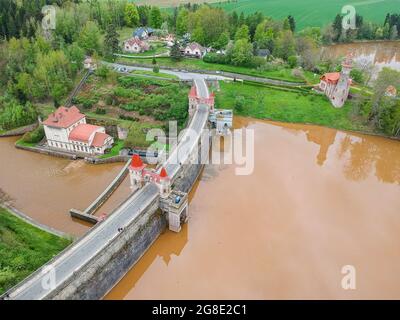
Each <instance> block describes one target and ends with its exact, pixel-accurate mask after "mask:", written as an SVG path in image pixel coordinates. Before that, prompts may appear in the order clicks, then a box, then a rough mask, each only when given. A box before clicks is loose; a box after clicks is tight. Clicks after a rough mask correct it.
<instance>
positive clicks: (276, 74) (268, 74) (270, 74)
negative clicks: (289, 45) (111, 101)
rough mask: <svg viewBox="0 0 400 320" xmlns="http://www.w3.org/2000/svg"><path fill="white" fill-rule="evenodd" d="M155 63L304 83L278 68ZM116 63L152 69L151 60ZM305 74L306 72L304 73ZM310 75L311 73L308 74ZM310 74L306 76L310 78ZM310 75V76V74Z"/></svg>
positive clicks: (159, 60) (197, 61)
mask: <svg viewBox="0 0 400 320" xmlns="http://www.w3.org/2000/svg"><path fill="white" fill-rule="evenodd" d="M156 61H157V63H158V64H159V65H160V66H161V67H162V66H166V67H173V68H177V69H188V70H211V71H225V72H232V73H238V74H244V75H250V76H255V77H261V78H269V79H276V80H285V81H290V82H304V80H303V79H299V78H297V77H294V76H293V75H292V70H291V69H287V68H280V69H279V70H272V71H261V70H256V69H252V68H246V67H236V66H230V65H225V64H217V63H207V62H204V61H203V60H201V59H182V60H181V61H178V62H177V61H174V60H172V59H171V58H167V57H165V58H164V57H162V58H156ZM117 62H120V63H127V64H129V63H140V64H146V65H148V66H149V67H152V64H151V60H150V59H149V60H144V59H135V58H124V57H119V58H118V59H117ZM305 73H307V72H305ZM310 74H311V73H310ZM310 74H309V75H308V76H310ZM311 75H312V74H311Z"/></svg>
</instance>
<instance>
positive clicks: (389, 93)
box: [385, 85, 397, 98]
mask: <svg viewBox="0 0 400 320" xmlns="http://www.w3.org/2000/svg"><path fill="white" fill-rule="evenodd" d="M385 96H387V97H392V98H395V97H396V96H397V89H396V88H395V87H394V86H392V85H390V86H388V87H387V88H386V91H385Z"/></svg>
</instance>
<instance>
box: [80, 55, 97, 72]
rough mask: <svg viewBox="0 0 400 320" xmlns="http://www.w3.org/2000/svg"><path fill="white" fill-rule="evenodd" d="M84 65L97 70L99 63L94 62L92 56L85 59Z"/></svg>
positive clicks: (86, 67)
mask: <svg viewBox="0 0 400 320" xmlns="http://www.w3.org/2000/svg"><path fill="white" fill-rule="evenodd" d="M83 67H84V68H85V69H88V70H96V69H97V64H96V63H95V62H94V60H93V58H92V57H86V59H85V60H84V61H83Z"/></svg>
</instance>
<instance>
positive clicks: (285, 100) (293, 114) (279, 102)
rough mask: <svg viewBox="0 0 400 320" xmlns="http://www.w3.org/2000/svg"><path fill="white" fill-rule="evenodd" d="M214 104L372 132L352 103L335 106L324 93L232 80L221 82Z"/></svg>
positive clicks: (242, 112)
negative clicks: (356, 115)
mask: <svg viewBox="0 0 400 320" xmlns="http://www.w3.org/2000/svg"><path fill="white" fill-rule="evenodd" d="M216 104H217V107H218V108H223V109H234V111H235V113H236V114H237V115H241V116H246V117H253V118H257V119H268V120H273V121H281V122H288V123H302V124H316V125H321V126H325V127H330V128H335V129H341V130H350V131H358V132H365V133H373V132H372V130H371V129H370V128H369V127H368V126H367V125H366V124H364V122H363V121H362V120H361V119H359V118H355V117H352V115H351V109H352V106H351V102H349V101H348V102H347V103H346V104H345V105H344V107H343V108H334V107H333V106H332V105H331V103H330V101H329V100H328V99H327V98H326V97H325V96H324V95H316V94H315V95H309V94H306V93H299V92H290V91H282V90H278V89H275V88H271V87H265V86H262V85H253V84H248V83H244V84H240V83H234V82H233V83H221V90H220V92H218V93H217V96H216Z"/></svg>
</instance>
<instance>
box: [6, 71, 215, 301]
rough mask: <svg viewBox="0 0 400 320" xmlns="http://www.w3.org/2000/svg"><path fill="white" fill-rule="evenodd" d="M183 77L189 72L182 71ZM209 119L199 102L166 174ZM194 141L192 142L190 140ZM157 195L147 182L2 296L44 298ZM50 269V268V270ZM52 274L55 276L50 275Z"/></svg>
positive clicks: (201, 84) (204, 92) (199, 83)
mask: <svg viewBox="0 0 400 320" xmlns="http://www.w3.org/2000/svg"><path fill="white" fill-rule="evenodd" d="M185 76H189V74H186V73H185ZM191 76H192V79H193V80H194V82H195V84H196V87H197V91H198V93H199V95H200V96H201V97H208V96H209V92H208V88H207V85H206V83H205V81H204V78H203V77H199V76H198V75H196V74H192V75H191ZM207 119H208V108H207V106H206V105H200V106H199V108H198V111H196V113H195V115H194V116H193V119H192V121H191V122H190V125H189V127H188V128H190V129H192V130H194V132H196V135H197V137H196V139H189V140H188V139H187V138H186V137H185V135H184V136H183V137H182V139H181V140H180V143H178V146H177V148H176V149H175V150H174V151H173V152H172V153H171V155H170V156H169V158H168V160H167V161H166V163H164V167H165V168H166V170H167V172H168V175H169V176H170V177H171V178H173V177H174V176H175V175H176V174H177V172H178V171H179V169H180V164H179V163H184V162H185V160H186V159H185V156H184V157H183V158H180V159H179V162H178V163H175V161H174V159H175V158H176V154H175V153H176V152H179V155H182V154H185V155H186V158H187V157H188V156H189V154H190V151H191V150H192V149H193V148H194V147H195V145H196V144H197V142H198V139H200V136H201V132H202V129H203V128H204V126H205V124H206V122H207ZM192 140H193V141H192ZM158 196H159V191H158V187H157V186H156V185H155V184H152V183H149V184H147V185H145V186H144V187H143V188H142V189H140V190H138V191H137V192H136V193H135V194H133V195H132V196H130V198H129V199H127V200H126V201H125V202H124V203H123V204H122V205H121V206H120V207H118V208H117V209H116V210H115V211H114V213H113V214H112V215H110V216H109V218H107V219H106V220H105V221H104V222H102V223H100V224H98V225H96V226H95V227H94V228H93V229H92V230H91V231H89V232H88V233H87V234H86V235H85V236H84V237H82V238H81V239H80V240H78V241H77V242H75V243H74V244H72V245H71V246H70V247H68V248H67V249H66V250H65V251H63V252H62V253H61V254H60V255H58V256H57V257H55V258H54V259H52V261H50V262H49V263H47V264H46V265H44V266H43V267H41V268H40V269H39V270H37V271H36V272H35V273H33V274H32V275H31V276H29V277H28V278H27V279H26V280H25V281H23V282H22V283H20V284H19V285H17V286H16V287H14V288H12V289H11V290H10V291H9V292H8V293H7V294H6V296H5V298H7V299H23V300H27V299H29V300H31V299H34V300H37V299H44V298H46V296H47V295H48V294H49V293H50V292H51V291H52V290H54V286H53V287H51V285H49V284H50V283H51V281H50V282H49V279H54V282H53V284H55V287H58V286H60V285H62V284H63V283H64V282H65V281H66V280H68V279H69V278H70V277H71V275H73V273H74V272H75V271H77V270H79V269H80V268H82V267H83V266H84V265H85V264H87V263H88V262H90V260H91V259H92V258H94V257H96V255H97V254H98V253H99V252H101V250H103V248H104V247H105V246H106V245H107V244H108V243H109V242H110V241H112V240H113V239H114V238H116V237H118V236H119V232H118V228H120V227H124V226H126V225H128V224H129V223H130V222H131V221H132V220H134V219H135V218H136V217H138V216H139V215H140V213H141V211H142V210H143V209H145V208H146V207H147V206H148V205H150V204H151V203H152V202H153V201H154V200H156V198H157V197H158ZM49 270H51V271H50V272H49ZM53 275H54V277H52V276H53Z"/></svg>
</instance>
